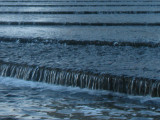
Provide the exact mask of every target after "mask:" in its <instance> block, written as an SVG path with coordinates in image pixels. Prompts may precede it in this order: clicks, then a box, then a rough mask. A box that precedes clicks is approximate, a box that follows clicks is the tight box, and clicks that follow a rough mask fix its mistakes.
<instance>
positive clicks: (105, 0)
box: [0, 0, 160, 3]
mask: <svg viewBox="0 0 160 120" xmlns="http://www.w3.org/2000/svg"><path fill="white" fill-rule="evenodd" d="M0 2H45V3H46V2H74V3H75V2H138V3H142V2H152V3H153V2H160V1H152V0H147V1H138V0H133V1H121V0H113V1H112V0H109V1H107V0H100V1H95V0H88V1H85V0H76V1H69V0H66V1H65V0H61V1H59V0H54V1H53V0H47V1H40V0H34V1H26V0H24V1H22V0H16V1H13V0H8V1H4V0H3V1H0Z"/></svg>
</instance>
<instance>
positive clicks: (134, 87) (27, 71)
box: [0, 61, 160, 97]
mask: <svg viewBox="0 0 160 120" xmlns="http://www.w3.org/2000/svg"><path fill="white" fill-rule="evenodd" d="M0 76H4V77H13V78H18V79H24V80H31V81H37V82H45V83H49V84H56V85H65V86H73V87H80V88H88V89H94V90H110V91H114V92H120V93H126V94H132V95H150V96H153V97H159V96H160V81H159V80H155V79H148V78H140V77H128V76H124V75H123V76H116V75H110V74H100V73H91V72H85V71H73V70H63V69H58V68H47V67H38V66H34V65H33V66H31V65H25V64H16V63H7V62H3V61H1V62H0Z"/></svg>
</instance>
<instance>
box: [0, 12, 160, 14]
mask: <svg viewBox="0 0 160 120" xmlns="http://www.w3.org/2000/svg"><path fill="white" fill-rule="evenodd" d="M158 13H160V11H23V12H18V11H0V14H158Z"/></svg>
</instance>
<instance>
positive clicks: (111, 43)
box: [0, 37, 160, 48]
mask: <svg viewBox="0 0 160 120" xmlns="http://www.w3.org/2000/svg"><path fill="white" fill-rule="evenodd" d="M0 42H1V43H2V42H13V43H39V44H42V43H44V44H66V45H96V46H132V47H151V48H156V47H160V43H154V42H131V41H130V42H123V41H119V42H116V41H100V40H93V41H91V40H84V41H80V40H60V39H44V38H9V37H0Z"/></svg>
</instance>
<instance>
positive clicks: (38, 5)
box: [0, 4, 160, 7]
mask: <svg viewBox="0 0 160 120" xmlns="http://www.w3.org/2000/svg"><path fill="white" fill-rule="evenodd" d="M136 6H148V7H149V6H150V7H156V6H160V4H158V5H0V7H136Z"/></svg>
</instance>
